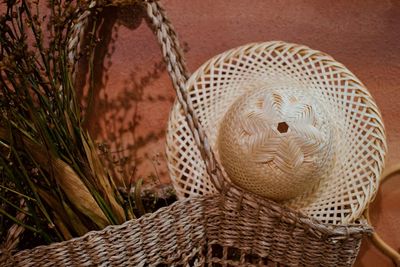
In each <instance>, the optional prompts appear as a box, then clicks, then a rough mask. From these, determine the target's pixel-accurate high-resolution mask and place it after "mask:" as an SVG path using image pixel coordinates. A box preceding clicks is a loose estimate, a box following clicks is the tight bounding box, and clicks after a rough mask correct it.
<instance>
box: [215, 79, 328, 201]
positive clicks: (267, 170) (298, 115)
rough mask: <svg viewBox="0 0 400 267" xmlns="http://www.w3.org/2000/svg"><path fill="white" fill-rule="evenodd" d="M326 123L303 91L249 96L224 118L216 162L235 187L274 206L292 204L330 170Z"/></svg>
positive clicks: (319, 107)
mask: <svg viewBox="0 0 400 267" xmlns="http://www.w3.org/2000/svg"><path fill="white" fill-rule="evenodd" d="M283 83H284V81H283ZM329 121H330V118H329V117H328V114H327V113H326V112H325V111H324V109H323V107H322V105H320V104H319V103H318V102H317V101H316V100H315V99H313V98H312V96H307V95H306V94H305V93H304V91H303V90H297V88H292V87H291V86H285V85H284V84H282V86H280V87H279V88H273V89H271V88H268V87H264V88H263V87H261V88H258V89H255V90H251V91H250V92H249V93H246V94H244V95H243V96H241V97H238V99H237V100H236V101H235V102H234V103H233V104H232V106H231V107H230V108H229V109H228V111H227V112H226V114H225V115H224V118H223V120H222V122H221V126H220V129H219V132H218V141H217V143H218V152H219V157H220V160H221V162H222V165H223V167H224V169H225V171H226V172H227V174H228V176H229V178H230V179H231V180H232V182H234V183H235V184H237V185H238V186H240V187H242V188H244V189H246V190H249V191H251V192H253V193H256V194H259V195H261V196H265V197H268V198H272V199H274V200H287V199H290V198H294V197H296V196H299V195H301V194H302V193H305V192H306V191H308V190H310V189H312V188H313V186H314V185H315V184H316V183H318V181H320V180H321V179H322V178H323V176H324V175H326V173H327V170H328V169H330V168H332V166H333V165H332V161H333V156H334V153H333V149H332V147H333V144H332V143H333V138H332V131H333V129H332V125H331V124H329Z"/></svg>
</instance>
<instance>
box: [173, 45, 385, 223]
mask: <svg viewBox="0 0 400 267" xmlns="http://www.w3.org/2000/svg"><path fill="white" fill-rule="evenodd" d="M260 87H261V88H266V89H265V90H267V91H269V92H273V91H274V90H275V91H278V92H280V91H282V90H286V91H292V92H294V93H293V94H294V95H296V94H297V95H299V94H302V95H304V96H306V97H307V96H309V97H311V98H312V99H315V101H317V102H318V104H317V105H314V107H319V108H320V109H321V110H320V111H319V112H317V114H319V115H317V116H318V117H320V121H322V123H329V125H328V126H326V127H325V128H329V129H328V130H329V131H328V132H329V133H327V135H331V137H329V138H330V139H331V140H330V141H329V142H328V143H331V144H330V145H329V147H330V148H331V149H332V151H331V152H329V153H331V155H328V157H325V162H324V163H323V164H322V166H323V169H322V172H324V173H321V170H320V172H319V177H320V179H319V180H318V179H317V181H314V182H315V183H316V184H315V185H314V186H312V183H311V184H309V190H308V191H307V190H306V191H305V193H303V194H301V195H300V196H298V197H296V198H295V199H292V200H288V201H285V202H283V204H284V205H287V206H289V207H291V208H293V209H296V210H300V211H302V212H304V213H305V214H307V215H309V216H312V217H314V218H316V219H319V220H321V221H322V222H326V223H333V224H342V223H349V222H354V220H355V219H357V218H359V217H360V215H361V214H362V212H363V210H364V209H365V207H366V205H367V204H368V203H369V202H370V201H371V199H372V198H373V197H374V195H375V193H376V190H377V186H378V183H379V176H380V174H381V172H382V169H383V164H384V156H385V152H386V142H385V132H384V127H383V123H382V120H381V115H380V112H379V110H378V108H377V107H376V104H375V102H374V100H373V99H372V97H371V95H370V93H369V92H368V91H367V89H366V88H365V86H364V85H363V84H362V83H361V82H360V81H359V80H358V79H357V78H356V77H355V76H354V75H353V74H352V73H351V72H350V71H349V70H348V69H347V68H346V67H344V66H343V65H342V64H340V63H338V62H336V61H335V60H334V59H332V58H331V57H330V56H329V55H327V54H324V53H322V52H319V51H315V50H312V49H310V48H308V47H306V46H301V45H296V44H289V43H284V42H267V43H255V44H249V45H245V46H242V47H239V48H235V49H232V50H230V51H227V52H225V53H223V54H220V55H218V56H216V57H214V58H212V59H210V60H209V61H208V62H206V63H205V64H204V65H203V66H202V67H200V68H199V69H198V70H197V71H196V72H195V73H194V74H193V75H192V76H191V78H190V79H189V80H188V82H187V85H186V88H187V89H186V90H187V94H188V96H189V98H190V100H189V101H190V102H191V103H192V105H193V108H194V113H196V115H197V116H198V119H199V121H200V123H201V125H202V126H203V129H204V131H205V132H206V135H207V137H208V138H209V143H210V147H211V148H213V150H214V151H215V152H216V151H218V149H217V148H216V146H217V144H216V143H217V142H216V141H217V136H218V130H219V128H220V125H221V123H222V122H221V121H222V120H224V121H226V120H225V119H224V115H225V114H226V113H227V111H228V109H229V108H230V107H231V106H232V105H233V103H234V102H235V101H236V100H237V99H238V98H240V96H242V95H243V94H244V93H246V92H248V91H251V90H254V89H255V88H256V89H257V88H260ZM228 113H229V112H228ZM300 113H302V112H300ZM303 113H304V112H303ZM307 116H308V117H309V115H306V117H307ZM325 120H326V121H325ZM225 124H226V123H225ZM288 124H289V129H290V127H292V126H294V127H296V125H293V124H292V126H290V123H288ZM303 124H304V123H303ZM240 127H241V126H240V125H238V126H237V128H240ZM321 127H322V126H321ZM323 128H324V127H323ZM321 129H322V128H321ZM234 131H237V129H236V130H235V127H234V126H233V127H231V129H229V131H227V134H229V132H234ZM231 135H233V134H232V133H231ZM305 135H306V136H307V134H305ZM265 146H268V143H267V144H265ZM273 146H274V144H273V143H271V147H272V148H271V147H270V148H269V149H270V150H271V149H272V150H273V149H275V150H274V151H273V153H280V154H283V155H290V154H292V155H293V152H291V148H290V146H284V145H283V146H282V145H281V146H279V144H278V145H276V147H275V148H274V147H273ZM223 147H225V150H227V149H228V150H229V151H231V152H234V149H230V148H229V147H226V143H225V144H224V145H223ZM324 150H326V149H324ZM318 153H319V152H318ZM318 153H317V155H320V154H318ZM225 154H227V153H225ZM236 154H239V153H236ZM201 155H202V154H201V152H200V151H199V150H198V149H197V147H196V143H195V140H194V138H193V137H192V134H191V132H190V130H189V126H188V123H187V122H186V118H185V116H184V115H183V112H182V111H181V107H180V104H179V103H178V102H176V103H175V105H174V107H173V110H172V113H171V115H170V120H169V125H168V133H167V156H168V164H169V170H170V173H171V177H172V180H173V183H174V187H175V189H176V190H177V192H178V195H179V197H181V198H185V197H191V196H195V195H206V194H210V193H215V192H216V191H217V190H216V189H215V187H214V185H213V183H212V182H211V179H210V178H209V175H208V173H207V171H206V166H205V164H204V163H203V161H201V160H199V159H200V158H201ZM217 156H218V155H217ZM247 156H248V155H247ZM325 156H326V155H325ZM230 157H231V158H232V157H236V159H235V160H233V163H232V164H231V168H236V169H238V172H240V171H242V170H243V168H244V167H245V166H246V159H247V158H246V156H243V157H242V159H240V155H234V156H232V155H230ZM292 162H295V159H294V160H292ZM235 164H236V166H235ZM240 164H243V166H241V165H240ZM247 168H249V169H250V170H249V171H250V172H253V174H254V172H260V171H261V172H262V171H265V170H264V169H261V170H256V171H254V168H252V165H251V166H250V167H249V164H248V163H247ZM259 169H260V168H259ZM305 174H306V175H305V176H307V172H305ZM257 175H259V174H254V175H253V177H257ZM286 178H287V177H286ZM300 178H302V177H300ZM303 178H304V177H303ZM311 180H312V179H311ZM300 181H301V180H300ZM249 182H250V184H249ZM252 182H254V181H251V180H250V181H249V180H245V181H244V182H243V186H246V185H245V184H247V185H248V187H257V185H253V184H251V183H252ZM311 182H313V181H311ZM306 184H308V183H306ZM289 185H290V183H289ZM255 191H257V190H255ZM302 191H304V189H302ZM279 193H282V192H279Z"/></svg>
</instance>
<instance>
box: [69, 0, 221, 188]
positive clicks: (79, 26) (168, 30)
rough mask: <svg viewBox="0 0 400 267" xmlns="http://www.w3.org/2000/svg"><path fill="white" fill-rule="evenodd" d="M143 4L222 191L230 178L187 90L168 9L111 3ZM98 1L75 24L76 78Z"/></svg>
mask: <svg viewBox="0 0 400 267" xmlns="http://www.w3.org/2000/svg"><path fill="white" fill-rule="evenodd" d="M137 2H138V3H140V4H143V5H144V7H145V8H146V9H147V15H148V17H149V18H150V21H151V24H152V27H153V30H154V32H155V35H156V36H157V40H158V42H159V44H160V46H161V51H162V54H163V57H164V60H165V62H166V64H167V70H168V73H169V76H170V78H171V80H172V84H173V87H174V89H175V91H176V95H177V100H178V102H179V104H180V105H181V107H182V109H183V113H184V115H185V118H186V121H187V122H188V125H189V128H190V131H191V133H192V135H193V138H194V140H195V142H196V145H197V147H198V148H199V150H200V153H201V157H202V159H203V161H204V163H205V165H206V170H207V173H208V175H209V176H210V178H211V181H212V182H213V184H214V186H215V187H216V188H217V189H218V190H219V191H222V189H223V188H224V187H225V184H226V181H227V180H226V179H224V178H225V175H224V173H223V172H222V170H221V168H220V166H219V163H218V162H217V160H216V158H215V154H214V152H213V151H212V149H211V147H210V144H209V142H208V138H207V136H206V133H205V131H204V130H203V128H202V127H201V125H200V122H199V119H198V117H197V114H196V113H195V112H194V108H193V105H192V102H191V101H190V99H189V97H188V94H187V92H186V90H185V88H186V81H187V79H188V77H189V76H190V74H189V71H188V70H187V67H186V64H185V61H184V57H183V53H182V50H181V47H180V45H179V42H178V38H177V36H176V33H175V31H174V29H173V27H172V25H171V23H170V21H169V20H168V19H167V17H166V14H165V11H164V9H163V8H162V7H161V6H160V4H159V3H158V1H157V0H111V1H108V3H109V4H108V5H129V4H133V3H137ZM96 5H97V2H96V1H92V2H91V3H90V4H89V6H88V9H87V10H84V11H83V12H82V11H81V12H82V14H81V15H80V17H79V18H78V19H77V22H76V23H75V24H74V25H73V27H72V34H71V38H70V39H69V41H68V56H69V60H70V62H71V67H72V79H74V78H75V76H76V73H75V65H76V61H77V57H76V54H77V50H78V49H79V43H80V40H81V36H82V34H83V32H84V29H85V27H86V25H87V22H88V20H89V19H88V18H89V16H90V14H91V10H93V9H95V8H96Z"/></svg>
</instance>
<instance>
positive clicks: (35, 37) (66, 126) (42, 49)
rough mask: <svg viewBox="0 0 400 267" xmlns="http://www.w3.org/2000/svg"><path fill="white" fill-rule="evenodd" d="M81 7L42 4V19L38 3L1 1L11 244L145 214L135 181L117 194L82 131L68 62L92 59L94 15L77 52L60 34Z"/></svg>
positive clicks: (1, 197) (1, 188)
mask: <svg viewBox="0 0 400 267" xmlns="http://www.w3.org/2000/svg"><path fill="white" fill-rule="evenodd" d="M88 4H89V2H87V1H58V0H51V1H48V9H49V11H50V12H49V14H47V16H41V15H40V14H39V10H40V9H39V3H38V1H37V2H28V1H25V0H22V1H7V2H6V3H4V4H3V5H5V6H3V8H2V10H5V14H2V16H1V19H0V20H1V22H0V45H1V61H0V73H1V74H0V88H1V89H0V90H1V91H0V109H1V113H0V175H1V179H0V215H1V217H0V218H1V219H0V228H1V231H0V243H2V244H4V246H6V247H8V249H9V248H10V247H11V248H15V246H16V245H17V243H18V241H19V240H20V239H21V238H22V239H23V241H25V242H20V243H21V247H19V249H22V248H26V247H29V246H34V245H37V244H43V243H51V242H54V241H61V240H67V239H70V238H72V237H74V236H80V235H83V234H85V233H86V232H88V231H90V230H98V229H102V228H104V227H105V226H107V225H110V224H120V223H122V222H124V221H126V220H128V219H131V218H135V217H137V216H140V215H141V214H143V213H144V212H146V210H145V208H144V207H143V204H142V199H141V190H140V185H141V182H139V183H138V184H137V186H136V190H131V189H132V186H131V185H126V187H125V188H124V189H126V192H128V193H127V194H125V193H124V192H121V190H118V188H117V186H116V185H115V183H114V181H113V179H112V177H111V175H110V173H109V172H108V171H107V170H106V169H105V167H104V166H105V164H103V162H102V159H101V157H99V155H98V152H99V149H98V147H97V146H96V144H95V143H94V142H93V140H92V139H91V137H90V135H89V133H88V132H87V131H86V130H85V129H84V127H83V125H84V122H85V113H84V112H83V110H82V107H81V103H80V102H81V101H80V99H79V98H78V97H77V95H76V91H75V88H74V81H73V77H74V70H73V69H74V68H73V65H74V64H73V63H71V62H74V61H75V60H76V59H77V58H76V57H79V56H86V57H87V58H88V59H89V61H90V60H92V59H93V53H94V47H95V46H96V41H95V39H96V38H95V32H96V21H95V18H93V23H91V24H90V25H91V26H90V28H89V29H87V31H88V33H89V34H87V36H88V40H87V42H86V43H87V45H86V46H85V47H82V48H81V49H80V54H77V53H73V52H74V51H76V50H77V48H76V46H77V45H76V42H75V43H74V42H70V37H71V35H73V33H74V30H75V29H74V25H76V23H77V21H76V20H77V19H78V16H79V15H80V14H81V13H82V12H81V11H82V10H87V9H88V8H90V7H88ZM71 55H73V56H75V57H72V58H71ZM71 59H72V60H71ZM89 63H92V62H89ZM89 66H90V67H91V66H92V64H89ZM89 71H90V73H92V71H93V69H92V68H90V70H89ZM89 76H91V75H89ZM89 84H90V88H89V94H90V90H93V88H92V83H90V82H89ZM131 191H134V193H132V194H131V193H130V192H131ZM23 232H24V233H23ZM33 240H34V241H33Z"/></svg>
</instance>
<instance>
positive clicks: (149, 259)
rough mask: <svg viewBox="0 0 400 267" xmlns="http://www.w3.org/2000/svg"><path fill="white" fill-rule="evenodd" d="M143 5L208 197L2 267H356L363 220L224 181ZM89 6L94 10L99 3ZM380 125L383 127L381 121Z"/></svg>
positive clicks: (170, 38)
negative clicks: (299, 206)
mask: <svg viewBox="0 0 400 267" xmlns="http://www.w3.org/2000/svg"><path fill="white" fill-rule="evenodd" d="M143 4H144V5H145V6H146V7H147V11H148V14H149V17H150V19H151V22H152V24H153V27H154V30H155V32H156V35H157V38H158V40H159V42H160V44H161V47H162V52H163V55H164V58H165V60H166V63H167V67H168V71H169V73H170V75H171V79H172V82H173V85H174V87H175V89H176V91H177V101H179V103H180V107H181V108H180V112H181V114H183V116H184V117H185V118H186V120H187V124H186V125H187V126H186V127H187V128H185V130H187V131H190V133H191V135H190V136H191V137H190V138H192V139H193V140H194V142H195V143H196V145H197V146H198V153H199V154H198V155H199V158H197V159H198V160H200V159H201V158H202V159H203V160H204V163H203V164H204V165H203V166H204V168H203V170H204V171H205V172H206V173H207V175H208V177H209V183H210V184H209V185H208V188H211V189H210V194H204V195H199V196H192V197H190V198H187V199H181V200H179V201H177V202H176V203H174V204H173V205H171V206H168V207H165V208H162V209H160V210H159V211H157V212H155V213H152V214H148V215H145V216H143V217H142V218H140V219H138V220H132V221H129V222H126V223H124V224H122V225H119V226H109V227H107V228H105V229H104V230H102V231H98V232H90V233H88V234H86V235H85V236H83V237H79V238H75V239H72V240H69V241H66V242H61V243H55V244H51V245H48V246H40V247H37V248H34V249H31V250H25V251H20V252H17V253H15V254H12V253H11V252H4V251H3V252H2V255H1V256H2V257H1V259H0V265H1V266H271V265H273V266H276V265H284V266H351V265H352V264H353V262H354V260H355V258H356V256H357V253H358V251H359V247H360V243H361V239H362V237H363V236H364V235H365V234H368V233H370V232H371V228H370V227H369V226H368V225H367V224H366V223H365V222H364V221H363V220H362V219H359V220H357V221H356V222H355V223H352V224H339V225H334V224H329V223H324V222H322V221H320V220H316V219H314V218H312V217H310V216H307V215H304V214H303V213H300V212H297V211H294V210H292V209H291V208H289V207H286V206H283V205H280V204H277V203H275V202H273V201H270V200H267V199H264V198H262V197H259V196H257V195H255V194H252V193H249V192H245V191H243V190H242V189H241V188H239V187H237V186H235V185H233V184H231V183H230V182H229V180H227V179H226V178H224V177H225V175H224V173H223V171H222V170H221V168H220V167H219V164H218V162H217V161H216V158H215V156H214V153H213V151H212V149H211V147H210V145H209V143H208V139H207V135H206V133H205V132H204V130H203V128H202V126H201V125H200V121H199V120H198V116H197V114H196V113H195V112H194V110H195V109H194V107H193V104H192V103H191V101H190V100H189V97H188V96H187V93H186V89H185V88H186V87H185V86H186V80H187V78H188V76H189V75H188V72H187V70H186V68H185V65H184V64H183V60H182V56H181V53H180V49H179V45H178V42H177V40H176V36H175V33H174V31H173V29H172V27H171V25H170V24H169V21H168V20H167V19H166V18H165V14H164V12H163V10H162V9H161V7H160V6H159V4H158V3H157V2H156V1H152V0H148V1H143ZM91 8H92V9H95V8H96V3H95V2H93V4H92V5H91ZM89 15H90V10H86V11H84V12H83V13H82V16H81V19H80V20H78V21H77V23H76V25H75V26H74V27H75V28H76V33H77V34H76V35H75V36H73V38H72V39H71V42H70V43H71V46H70V48H69V49H70V50H71V58H74V53H75V52H76V49H77V43H79V36H80V34H79V33H80V32H81V30H82V28H83V27H84V25H85V24H86V21H87V18H88V16H89ZM376 119H377V120H378V123H377V124H378V126H379V127H382V126H381V123H380V118H376ZM381 129H382V132H383V128H381ZM188 138H189V137H188ZM382 142H383V143H384V139H382ZM192 178H194V176H193V177H192ZM188 179H190V176H189V177H188ZM178 193H179V192H178ZM1 261H3V262H1Z"/></svg>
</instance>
